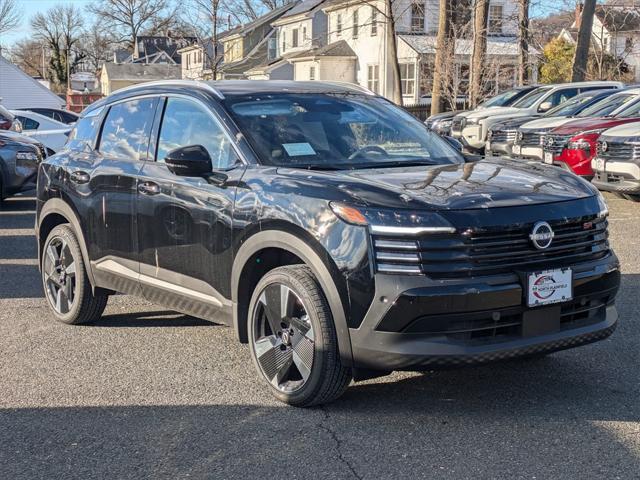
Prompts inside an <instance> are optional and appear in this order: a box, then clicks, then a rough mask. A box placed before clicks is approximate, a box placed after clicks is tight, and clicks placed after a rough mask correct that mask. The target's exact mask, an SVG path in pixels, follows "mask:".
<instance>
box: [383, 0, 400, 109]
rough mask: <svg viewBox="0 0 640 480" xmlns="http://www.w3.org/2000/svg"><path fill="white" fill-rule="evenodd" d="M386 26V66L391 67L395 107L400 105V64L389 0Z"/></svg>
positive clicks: (387, 0)
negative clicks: (387, 55)
mask: <svg viewBox="0 0 640 480" xmlns="http://www.w3.org/2000/svg"><path fill="white" fill-rule="evenodd" d="M385 4H386V13H385V16H386V17H387V25H386V28H385V35H386V36H387V43H388V52H389V58H388V59H387V64H388V65H390V66H391V75H392V82H393V92H392V94H391V101H393V102H394V103H395V104H396V105H402V82H401V81H400V63H399V62H398V40H397V38H396V21H395V18H394V16H393V8H392V7H393V6H392V2H391V0H386V2H385Z"/></svg>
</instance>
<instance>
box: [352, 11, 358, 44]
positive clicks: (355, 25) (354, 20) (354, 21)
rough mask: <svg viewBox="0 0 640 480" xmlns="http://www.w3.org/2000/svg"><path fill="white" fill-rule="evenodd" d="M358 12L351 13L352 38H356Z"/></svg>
mask: <svg viewBox="0 0 640 480" xmlns="http://www.w3.org/2000/svg"><path fill="white" fill-rule="evenodd" d="M358 27H359V26H358V10H355V11H354V12H353V38H358Z"/></svg>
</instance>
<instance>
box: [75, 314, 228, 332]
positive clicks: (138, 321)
mask: <svg viewBox="0 0 640 480" xmlns="http://www.w3.org/2000/svg"><path fill="white" fill-rule="evenodd" d="M86 326H87V327H115V328H121V327H215V326H217V324H215V323H213V322H209V321H207V320H202V319H199V318H195V317H191V316H189V315H183V314H181V313H177V312H174V311H171V310H165V311H153V312H137V313H123V314H116V315H104V316H103V317H102V318H101V319H100V320H99V321H97V322H94V323H89V324H86Z"/></svg>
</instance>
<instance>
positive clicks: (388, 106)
mask: <svg viewBox="0 0 640 480" xmlns="http://www.w3.org/2000/svg"><path fill="white" fill-rule="evenodd" d="M224 104H225V106H226V109H227V111H228V112H229V114H230V115H231V116H232V117H233V119H234V120H235V122H236V124H237V125H238V127H239V128H240V130H241V131H242V133H243V134H244V135H245V136H246V138H247V140H248V141H249V143H250V144H251V146H252V147H253V149H254V151H255V152H256V154H257V155H258V157H259V159H260V161H261V162H262V163H264V164H266V165H276V166H282V167H295V168H314V169H352V168H372V167H381V166H409V165H416V164H417V165H442V164H452V163H463V162H464V157H462V155H461V154H460V153H458V151H456V150H455V149H454V148H453V147H451V146H450V145H449V143H448V142H446V141H445V140H443V139H441V138H440V137H439V136H438V135H436V134H434V133H432V132H430V131H429V130H428V129H427V128H426V127H425V125H424V124H423V123H422V122H420V121H419V120H418V119H417V118H415V117H413V116H412V115H410V114H409V113H407V112H406V111H404V110H403V109H401V108H399V107H397V106H395V105H393V104H392V103H391V102H389V101H387V100H384V99H382V98H377V97H372V96H368V95H360V94H358V95H353V94H311V93H308V94H307V93H305V94H295V93H265V94H253V95H238V96H228V97H227V99H226V100H225V101H224Z"/></svg>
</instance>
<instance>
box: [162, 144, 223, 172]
mask: <svg viewBox="0 0 640 480" xmlns="http://www.w3.org/2000/svg"><path fill="white" fill-rule="evenodd" d="M164 163H165V164H166V165H167V168H168V169H169V171H170V172H171V173H173V174H174V175H178V176H179V177H203V176H205V175H207V174H209V173H211V171H212V170H213V164H212V162H211V156H210V155H209V152H207V149H206V148H204V147H203V146H202V145H189V146H187V147H181V148H176V149H175V150H171V151H170V152H169V153H168V154H167V156H166V157H165V158H164Z"/></svg>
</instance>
